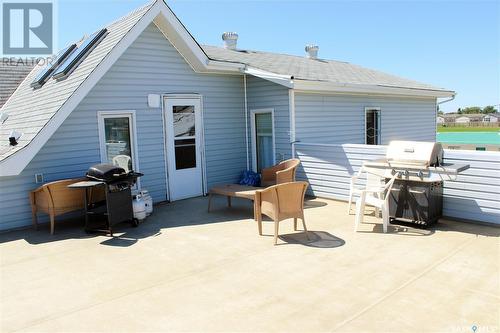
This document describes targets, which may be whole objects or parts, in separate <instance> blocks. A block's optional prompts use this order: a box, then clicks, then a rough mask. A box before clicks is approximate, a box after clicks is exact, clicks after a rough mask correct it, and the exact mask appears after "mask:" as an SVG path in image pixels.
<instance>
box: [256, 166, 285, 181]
mask: <svg viewBox="0 0 500 333" xmlns="http://www.w3.org/2000/svg"><path fill="white" fill-rule="evenodd" d="M279 170H281V168H280V167H279V165H275V166H272V167H269V168H263V169H262V170H261V171H260V173H261V179H262V180H275V179H276V172H278V171H279Z"/></svg>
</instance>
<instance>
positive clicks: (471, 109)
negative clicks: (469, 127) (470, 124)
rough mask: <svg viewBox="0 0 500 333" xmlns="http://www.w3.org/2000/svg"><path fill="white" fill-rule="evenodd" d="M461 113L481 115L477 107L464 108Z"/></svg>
mask: <svg viewBox="0 0 500 333" xmlns="http://www.w3.org/2000/svg"><path fill="white" fill-rule="evenodd" d="M461 111H462V113H464V114H471V113H476V114H477V113H481V108H480V107H479V106H469V107H466V108H463V109H462V110H461Z"/></svg>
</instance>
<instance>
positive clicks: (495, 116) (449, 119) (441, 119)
mask: <svg viewBox="0 0 500 333" xmlns="http://www.w3.org/2000/svg"><path fill="white" fill-rule="evenodd" d="M499 120H500V113H498V112H495V113H490V114H482V113H470V114H457V113H452V114H443V115H439V116H437V117H436V123H438V124H442V125H447V124H471V123H475V124H479V123H485V124H488V123H498V122H499Z"/></svg>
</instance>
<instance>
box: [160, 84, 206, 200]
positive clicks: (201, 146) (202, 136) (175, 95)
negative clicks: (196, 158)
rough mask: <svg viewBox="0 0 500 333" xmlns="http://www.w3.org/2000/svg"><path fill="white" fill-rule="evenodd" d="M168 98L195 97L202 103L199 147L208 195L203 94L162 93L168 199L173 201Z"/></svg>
mask: <svg viewBox="0 0 500 333" xmlns="http://www.w3.org/2000/svg"><path fill="white" fill-rule="evenodd" d="M168 99H187V100H193V99H198V100H199V103H200V127H201V129H200V140H199V141H200V143H199V149H200V155H201V161H200V163H201V169H202V175H201V178H202V194H203V195H206V194H207V192H208V190H207V188H208V184H207V166H206V159H205V155H206V153H205V124H204V123H205V122H204V112H203V96H202V95H200V94H178V93H172V94H168V93H167V94H162V95H161V117H162V124H163V157H164V168H165V189H166V200H167V201H171V195H170V186H169V181H168V177H169V175H168V151H167V130H166V126H167V119H166V117H165V112H166V109H165V107H166V101H167V100H168Z"/></svg>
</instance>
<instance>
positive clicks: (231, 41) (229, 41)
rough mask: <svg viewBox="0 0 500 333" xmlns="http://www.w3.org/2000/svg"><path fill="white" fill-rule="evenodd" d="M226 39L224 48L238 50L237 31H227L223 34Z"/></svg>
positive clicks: (223, 38)
mask: <svg viewBox="0 0 500 333" xmlns="http://www.w3.org/2000/svg"><path fill="white" fill-rule="evenodd" d="M222 40H223V41H224V48H225V49H229V50H236V45H237V44H238V34H237V33H236V32H225V33H223V34H222Z"/></svg>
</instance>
